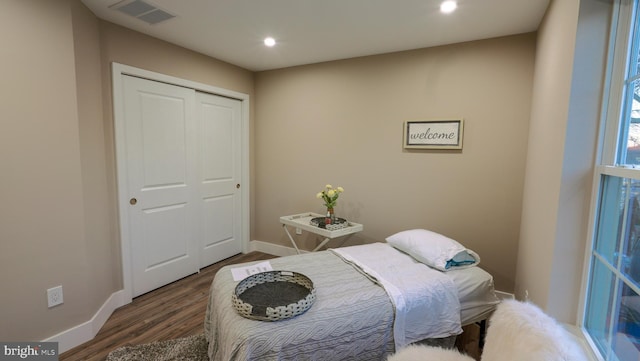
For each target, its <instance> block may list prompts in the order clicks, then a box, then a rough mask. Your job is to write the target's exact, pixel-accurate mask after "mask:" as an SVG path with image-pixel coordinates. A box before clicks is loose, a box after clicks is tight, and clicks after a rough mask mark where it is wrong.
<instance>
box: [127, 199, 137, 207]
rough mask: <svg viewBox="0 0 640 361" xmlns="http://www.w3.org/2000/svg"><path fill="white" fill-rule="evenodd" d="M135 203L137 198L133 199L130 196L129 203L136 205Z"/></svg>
mask: <svg viewBox="0 0 640 361" xmlns="http://www.w3.org/2000/svg"><path fill="white" fill-rule="evenodd" d="M136 203H138V200H137V199H135V198H131V199H129V204H131V205H132V206H135V205H136Z"/></svg>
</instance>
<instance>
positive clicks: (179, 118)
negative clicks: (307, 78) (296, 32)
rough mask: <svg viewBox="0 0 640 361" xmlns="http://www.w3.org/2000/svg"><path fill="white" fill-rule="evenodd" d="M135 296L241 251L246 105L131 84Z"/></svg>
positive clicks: (128, 115)
mask: <svg viewBox="0 0 640 361" xmlns="http://www.w3.org/2000/svg"><path fill="white" fill-rule="evenodd" d="M123 84H124V99H123V105H124V119H125V126H124V129H125V138H126V139H125V140H124V144H125V148H126V149H125V154H126V159H118V160H117V161H118V162H126V168H125V169H126V170H127V178H128V179H127V188H128V189H127V191H128V192H129V202H128V204H124V205H122V204H121V205H120V211H121V212H126V214H127V217H126V218H127V219H128V221H129V224H128V227H127V229H128V230H129V232H128V233H129V234H128V237H129V244H130V245H131V253H130V254H131V270H132V278H133V279H132V287H133V296H134V297H135V296H138V295H141V294H143V293H146V292H148V291H151V290H153V289H155V288H158V287H160V286H163V285H166V284H168V283H170V282H173V281H175V280H178V279H180V278H182V277H185V276H187V275H190V274H192V273H195V272H197V271H198V270H199V269H200V268H202V267H205V266H207V265H209V264H212V263H215V262H217V261H219V260H222V259H225V258H228V257H230V256H232V255H235V254H237V253H240V252H241V249H242V245H241V240H240V229H241V228H240V227H241V225H240V214H241V209H240V206H241V202H240V199H239V198H240V192H239V186H240V184H239V179H240V169H241V166H240V161H241V160H240V144H239V143H240V141H239V140H240V111H241V104H240V101H238V100H234V99H228V98H224V97H219V96H215V95H211V94H203V93H199V92H196V91H195V90H194V89H189V88H184V87H180V86H175V85H170V84H165V83H161V82H155V81H151V80H146V79H141V78H136V77H132V76H125V77H124V83H123Z"/></svg>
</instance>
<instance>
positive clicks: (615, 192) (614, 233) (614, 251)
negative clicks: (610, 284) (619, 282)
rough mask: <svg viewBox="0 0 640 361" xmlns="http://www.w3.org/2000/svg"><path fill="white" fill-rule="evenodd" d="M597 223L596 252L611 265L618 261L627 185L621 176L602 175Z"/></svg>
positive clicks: (613, 265)
mask: <svg viewBox="0 0 640 361" xmlns="http://www.w3.org/2000/svg"><path fill="white" fill-rule="evenodd" d="M602 184H603V186H602V188H603V191H602V192H601V200H600V203H601V204H600V212H599V216H598V224H597V236H596V240H595V241H596V252H597V253H598V254H599V255H600V256H601V257H602V258H604V259H605V260H607V261H608V262H609V263H610V264H611V265H612V267H615V264H616V263H617V261H618V257H617V255H618V254H619V253H618V249H619V248H620V246H619V240H620V238H621V234H622V227H623V222H622V221H623V219H624V210H625V199H626V198H627V197H626V190H627V186H626V185H625V184H624V182H623V179H622V178H618V177H608V176H603V182H602Z"/></svg>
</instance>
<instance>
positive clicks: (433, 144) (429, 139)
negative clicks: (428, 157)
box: [404, 119, 463, 149]
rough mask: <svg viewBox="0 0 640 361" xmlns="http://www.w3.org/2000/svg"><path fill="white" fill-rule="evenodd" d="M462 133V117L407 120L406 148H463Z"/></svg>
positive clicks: (405, 127) (405, 124)
mask: <svg viewBox="0 0 640 361" xmlns="http://www.w3.org/2000/svg"><path fill="white" fill-rule="evenodd" d="M462 133H463V121H462V119H452V120H419V121H407V122H405V123H404V148H407V149H462Z"/></svg>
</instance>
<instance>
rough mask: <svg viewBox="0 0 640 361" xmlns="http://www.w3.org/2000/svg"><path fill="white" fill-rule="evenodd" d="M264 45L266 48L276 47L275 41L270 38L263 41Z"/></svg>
mask: <svg viewBox="0 0 640 361" xmlns="http://www.w3.org/2000/svg"><path fill="white" fill-rule="evenodd" d="M264 45H266V46H268V47H272V46H274V45H276V39H274V38H272V37H268V38H265V39H264Z"/></svg>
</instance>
